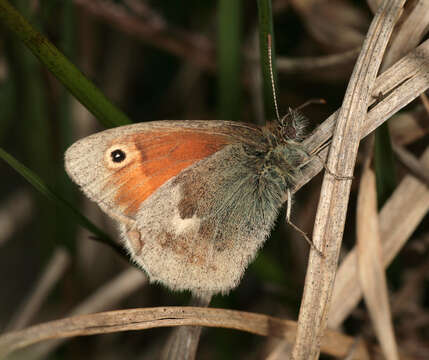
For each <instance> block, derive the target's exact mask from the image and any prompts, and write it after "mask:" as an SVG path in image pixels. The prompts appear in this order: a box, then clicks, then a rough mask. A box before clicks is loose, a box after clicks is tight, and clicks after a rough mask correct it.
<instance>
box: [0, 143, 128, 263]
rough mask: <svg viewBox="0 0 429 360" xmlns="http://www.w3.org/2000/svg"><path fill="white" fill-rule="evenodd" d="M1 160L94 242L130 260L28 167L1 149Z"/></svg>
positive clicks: (105, 235)
mask: <svg viewBox="0 0 429 360" xmlns="http://www.w3.org/2000/svg"><path fill="white" fill-rule="evenodd" d="M0 158H2V159H3V160H4V161H6V162H7V163H8V164H9V165H10V166H11V167H12V168H13V169H14V170H16V171H17V172H18V173H19V174H21V175H22V176H23V177H24V178H25V179H26V180H27V181H28V182H29V183H30V184H31V185H33V186H34V187H35V188H36V189H37V190H38V191H39V192H40V193H42V194H43V195H45V196H46V197H47V198H48V199H50V200H52V201H53V202H55V203H56V204H57V205H58V206H61V207H62V208H63V209H65V210H67V211H68V212H69V213H70V214H71V215H72V216H73V217H74V218H75V219H76V220H77V222H78V223H79V224H80V225H82V226H83V227H84V228H86V229H88V230H89V231H90V232H92V233H93V234H94V235H95V237H92V238H93V239H94V240H97V241H100V242H102V243H104V244H107V245H109V246H110V247H112V248H113V249H115V250H116V251H117V252H118V253H120V254H121V255H122V256H124V257H125V258H126V259H127V260H128V255H127V254H126V252H125V250H124V249H123V248H122V247H121V246H119V245H118V244H117V243H116V242H115V241H113V240H112V239H111V238H110V237H109V235H107V234H106V233H105V232H103V231H102V230H100V229H99V228H98V227H97V226H95V225H94V224H93V223H92V222H91V221H90V220H88V218H86V217H85V216H84V215H82V214H81V213H80V212H79V211H78V210H77V209H76V208H74V207H73V206H72V205H71V204H70V203H69V202H68V201H67V200H65V199H63V198H62V197H61V196H60V195H58V194H56V193H55V191H53V190H52V189H51V188H50V187H49V186H48V185H46V184H45V183H44V182H43V180H42V179H41V178H40V177H39V176H38V175H36V174H35V173H34V172H32V171H31V170H30V169H28V168H27V167H26V166H24V165H23V164H21V163H20V162H19V161H18V160H16V159H15V158H14V157H13V156H12V155H10V154H9V153H7V152H6V151H5V150H3V149H2V148H0Z"/></svg>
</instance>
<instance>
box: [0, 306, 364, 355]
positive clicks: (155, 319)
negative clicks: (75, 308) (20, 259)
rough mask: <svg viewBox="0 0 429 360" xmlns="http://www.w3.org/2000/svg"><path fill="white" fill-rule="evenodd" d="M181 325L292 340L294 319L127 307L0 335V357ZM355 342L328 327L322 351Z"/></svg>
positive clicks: (342, 350)
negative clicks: (48, 344)
mask: <svg viewBox="0 0 429 360" xmlns="http://www.w3.org/2000/svg"><path fill="white" fill-rule="evenodd" d="M183 325H185V326H186V325H187V326H189V325H190V326H195V325H196V326H209V327H223V328H229V329H236V330H242V331H247V332H250V333H252V334H256V335H261V336H275V337H278V338H282V339H285V340H287V341H288V342H289V343H292V342H293V339H294V337H295V331H296V323H295V322H294V321H290V320H283V319H279V318H275V317H271V316H267V315H263V314H255V313H248V312H244V311H234V310H225V309H214V308H195V307H188V306H186V307H157V308H145V309H128V310H118V311H108V312H103V313H97V314H90V315H80V316H75V317H72V318H67V319H62V320H56V321H51V322H48V323H44V324H40V325H36V326H32V327H29V328H27V329H25V330H21V331H16V332H13V333H8V334H4V335H2V336H0V358H1V357H4V356H6V355H7V354H9V353H11V352H12V351H15V350H17V349H20V348H23V347H25V346H29V345H31V344H34V343H37V342H40V341H43V340H48V339H58V338H65V337H71V336H85V335H94V334H108V333H114V332H118V331H130V330H142V329H150V328H155V327H166V326H183ZM355 342H356V341H355V339H354V338H353V337H350V336H346V335H343V334H341V333H339V332H335V331H330V330H328V331H326V333H325V334H324V338H323V339H322V350H323V351H324V352H325V353H327V354H330V355H332V356H335V357H340V358H342V357H345V356H346V355H347V354H348V352H349V350H350V349H351V348H352V347H354V346H355ZM360 349H362V350H360ZM361 351H364V349H363V348H362V347H360V346H358V350H357V351H356V353H357V358H360V359H362V357H360V355H359V354H361ZM25 359H27V358H25Z"/></svg>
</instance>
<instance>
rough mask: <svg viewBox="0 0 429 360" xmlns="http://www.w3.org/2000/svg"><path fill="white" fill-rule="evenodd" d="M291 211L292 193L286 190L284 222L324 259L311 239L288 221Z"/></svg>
mask: <svg viewBox="0 0 429 360" xmlns="http://www.w3.org/2000/svg"><path fill="white" fill-rule="evenodd" d="M291 209H292V192H291V191H290V190H289V189H287V207H286V222H287V223H288V224H289V225H290V226H291V227H292V228H293V229H295V230H296V231H297V232H299V233H300V234H301V235H302V237H303V238H304V239H305V241H307V243H308V244H309V245H310V247H311V248H312V249H314V250H315V251H316V252H317V254H318V255H319V256H321V257H324V255H323V254H322V252H321V251H320V250H319V249H318V248H317V247H316V246H315V245H314V243H313V241H311V239H310V238H309V237H308V236H307V234H306V233H305V232H304V231H302V230H301V229H300V228H299V227H298V226H297V225H295V224H294V223H293V222H292V221H291V219H290V214H291Z"/></svg>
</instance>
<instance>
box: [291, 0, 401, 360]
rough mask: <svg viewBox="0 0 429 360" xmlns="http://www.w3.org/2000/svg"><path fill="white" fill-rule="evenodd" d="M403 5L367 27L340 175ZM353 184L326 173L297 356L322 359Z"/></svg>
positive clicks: (338, 147) (339, 148)
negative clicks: (318, 250)
mask: <svg viewBox="0 0 429 360" xmlns="http://www.w3.org/2000/svg"><path fill="white" fill-rule="evenodd" d="M404 3H405V0H397V1H391V0H385V1H383V4H382V5H381V7H380V9H379V10H378V11H377V13H376V15H375V17H374V19H373V21H372V23H371V26H370V28H369V30H368V34H367V38H366V39H365V41H364V44H363V47H362V52H361V54H360V55H359V59H358V61H357V63H356V66H355V69H354V71H353V74H352V76H351V79H350V82H349V85H348V87H347V91H346V93H345V96H344V101H343V105H342V107H341V110H340V112H339V114H338V118H337V124H336V129H335V132H334V135H333V140H332V144H331V146H330V150H329V157H328V161H327V167H328V168H329V169H330V170H331V171H332V172H334V173H335V174H336V175H339V176H343V177H347V176H351V175H352V174H353V169H354V165H355V161H356V155H357V150H358V146H359V141H360V134H361V124H363V122H364V119H365V117H366V114H367V110H368V106H369V102H370V97H371V89H372V88H373V85H374V82H375V79H376V75H377V72H378V69H379V66H380V64H381V60H382V57H383V54H384V50H385V48H386V46H387V42H388V40H389V38H390V35H391V33H392V31H393V27H394V24H395V22H396V20H397V19H398V17H399V15H400V13H401V11H402V6H403V4H404ZM350 188H351V181H349V180H338V179H336V178H335V177H334V176H332V175H331V174H329V173H325V176H324V179H323V184H322V190H321V195H320V201H319V205H318V210H317V214H316V219H315V226H314V231H313V243H314V244H315V246H316V247H317V248H318V249H320V250H322V252H323V254H324V257H321V256H318V255H317V253H316V252H315V251H313V250H311V251H310V259H309V266H308V268H307V276H306V282H305V288H304V296H303V299H302V303H301V309H300V314H299V322H298V329H297V338H296V342H295V345H294V349H293V351H292V358H293V359H295V360H300V359H303V360H308V359H317V358H318V357H319V351H320V350H319V344H320V341H321V337H322V335H323V332H324V331H325V328H326V323H327V319H328V313H329V305H330V301H331V295H332V289H333V286H334V280H335V273H336V270H337V262H338V256H339V251H340V247H341V240H342V235H343V230H344V223H345V219H346V212H347V204H348V199H349V194H350Z"/></svg>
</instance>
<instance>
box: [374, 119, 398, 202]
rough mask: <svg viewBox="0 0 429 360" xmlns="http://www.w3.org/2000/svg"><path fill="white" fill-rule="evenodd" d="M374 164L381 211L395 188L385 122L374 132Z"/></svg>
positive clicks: (390, 150) (391, 154)
mask: <svg viewBox="0 0 429 360" xmlns="http://www.w3.org/2000/svg"><path fill="white" fill-rule="evenodd" d="M374 164H375V174H376V184H377V197H378V199H377V201H378V208H379V209H381V207H382V206H383V205H384V203H385V202H386V200H387V199H388V198H389V197H390V195H391V194H392V193H393V191H394V190H395V187H396V173H395V160H394V156H393V150H392V144H391V142H390V135H389V127H388V124H387V122H386V123H384V124H382V125H381V126H380V127H378V129H377V130H376V131H375V152H374Z"/></svg>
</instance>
